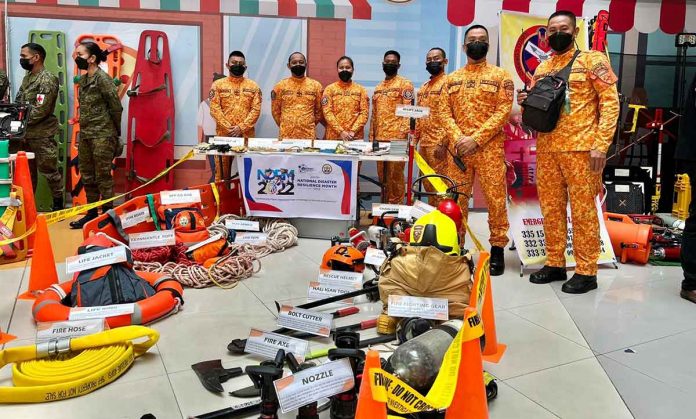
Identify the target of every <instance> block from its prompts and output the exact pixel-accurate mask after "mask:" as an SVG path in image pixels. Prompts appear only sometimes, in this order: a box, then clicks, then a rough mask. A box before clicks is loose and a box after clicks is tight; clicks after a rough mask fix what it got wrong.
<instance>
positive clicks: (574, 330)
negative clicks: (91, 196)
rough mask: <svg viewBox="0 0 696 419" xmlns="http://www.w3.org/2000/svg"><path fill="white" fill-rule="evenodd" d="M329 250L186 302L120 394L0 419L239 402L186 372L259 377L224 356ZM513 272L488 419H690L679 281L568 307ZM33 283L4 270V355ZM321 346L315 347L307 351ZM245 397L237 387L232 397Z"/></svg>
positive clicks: (239, 360) (502, 286)
mask: <svg viewBox="0 0 696 419" xmlns="http://www.w3.org/2000/svg"><path fill="white" fill-rule="evenodd" d="M471 217H472V222H471V225H472V226H475V227H476V228H475V232H476V233H477V234H478V235H480V236H482V237H485V236H486V231H485V230H486V224H485V214H480V213H474V214H472V215H471ZM76 245H77V243H76V244H75V246H76ZM327 246H328V242H324V241H319V240H310V239H300V243H299V245H298V246H297V247H296V248H292V249H289V250H288V251H286V252H284V253H280V254H275V255H271V256H268V257H267V258H265V259H263V260H262V269H261V271H260V272H259V273H258V274H257V275H255V276H254V277H252V278H249V279H247V280H245V281H243V282H242V283H241V284H239V286H237V287H236V288H234V289H231V290H221V289H217V288H209V289H204V290H194V289H187V290H186V291H185V296H184V297H185V300H186V305H185V307H184V309H183V310H182V311H181V312H180V313H178V314H176V315H175V316H172V317H170V318H167V319H165V320H163V321H161V322H158V323H155V324H154V325H153V327H154V328H155V329H157V330H158V331H159V332H160V333H161V338H160V341H159V342H158V344H157V345H156V347H155V348H153V350H152V351H151V352H150V353H148V354H147V355H146V356H144V357H142V358H140V359H138V360H137V361H136V363H135V365H134V366H133V367H132V369H131V370H130V371H128V372H127V373H126V374H125V375H123V376H122V377H121V378H119V379H118V380H117V381H116V382H114V383H112V384H109V385H108V386H106V387H104V388H102V389H99V390H97V391H95V392H93V393H91V394H88V395H86V396H83V397H80V398H77V399H71V400H66V401H61V402H55V403H49V404H37V405H2V406H0V418H2V419H22V418H30V419H41V418H52V419H63V418H66V419H67V418H70V419H81V418H85V419H94V418H98V419H112V418H114V419H115V418H128V419H138V418H140V416H141V415H143V414H145V413H152V414H154V415H155V416H156V417H157V418H158V419H174V418H180V417H183V418H186V417H188V416H189V415H194V414H200V413H204V412H208V411H211V410H216V409H221V408H224V407H227V406H230V405H233V404H236V403H238V402H240V400H236V399H234V398H232V397H231V396H218V395H214V394H211V393H209V392H207V391H206V390H204V389H203V388H202V387H201V385H200V384H199V381H198V379H197V378H196V376H195V374H194V373H193V371H192V370H191V368H190V365H191V364H193V363H195V362H198V361H202V360H208V359H217V358H220V359H222V360H223V365H224V366H225V367H227V368H231V367H236V366H245V365H248V364H252V363H258V361H259V359H257V358H254V357H252V356H244V357H233V356H230V355H229V354H228V353H227V349H226V346H227V344H228V343H229V342H230V340H232V339H233V338H237V337H244V336H246V334H247V333H248V330H249V327H251V326H253V327H257V328H267V329H270V328H274V326H275V319H274V315H273V314H274V312H275V306H274V301H275V300H278V301H283V302H289V303H292V304H299V303H302V302H305V301H306V300H305V297H306V289H307V282H308V281H309V280H311V279H313V278H314V277H315V276H316V272H317V269H318V263H319V261H320V260H321V253H322V252H323V251H324V250H325V249H326V248H327ZM506 258H507V262H508V271H507V272H506V274H505V275H504V276H502V277H497V278H493V295H494V303H495V306H496V322H497V326H498V339H499V341H501V342H503V343H506V344H507V345H508V350H507V352H506V353H505V356H504V357H503V359H502V361H501V362H500V363H499V364H488V363H486V364H485V368H486V370H488V371H489V372H491V373H492V374H494V375H495V376H496V377H497V378H498V379H499V395H498V398H497V399H496V400H494V401H493V402H491V403H490V406H489V408H490V417H491V418H492V419H503V418H510V419H517V418H524V419H527V418H531V419H533V418H582V419H589V418H598V419H615V418H616V419H619V418H630V417H635V418H639V419H643V418H645V419H648V418H651V419H652V418H660V419H671V418H674V419H683V418H690V417H693V416H694V415H693V412H692V411H691V409H690V403H689V399H688V397H689V396H688V395H689V394H693V392H694V390H696V378H695V377H696V367H694V365H695V364H694V362H693V353H694V352H693V348H694V345H696V305H694V304H691V303H689V302H686V301H684V300H682V299H681V298H679V295H678V294H679V284H680V277H681V270H680V269H679V268H674V267H670V268H665V267H651V266H632V265H621V266H620V267H619V269H618V270H615V269H613V268H610V267H609V268H602V269H601V270H600V274H599V278H600V280H599V281H600V282H599V289H598V290H597V291H595V292H592V293H589V294H586V295H581V296H572V295H568V294H563V293H562V292H561V291H560V284H552V285H532V284H530V283H529V282H528V281H527V277H524V278H520V277H519V271H518V263H519V262H518V261H517V258H516V255H515V253H514V252H510V251H509V252H507V254H506ZM61 270H62V269H60V268H59V272H60V271H61ZM28 272H29V270H28V269H25V268H16V269H11V270H0V327H2V329H3V330H7V329H8V328H9V332H10V333H12V334H15V335H17V336H18V339H17V340H16V341H14V342H12V343H11V344H10V346H15V345H23V344H29V343H31V342H32V340H33V338H34V334H35V327H34V324H33V321H32V320H31V314H30V310H31V303H30V302H25V301H19V302H15V297H16V295H17V294H18V293H20V292H22V291H23V290H24V289H26V282H27V278H28ZM359 306H360V308H361V309H362V312H361V313H360V314H358V315H355V316H351V317H348V318H345V319H339V320H338V321H337V324H338V325H339V326H340V325H343V324H349V323H354V322H357V321H360V320H363V319H367V318H372V317H374V316H376V314H377V313H378V312H379V310H380V305H379V304H369V303H361V304H359ZM373 335H374V332H373V331H371V332H366V333H365V334H364V335H363V336H364V337H372V336H373ZM325 345H327V341H322V340H320V339H317V340H312V343H311V349H317V348H321V347H323V346H325ZM628 348H630V349H632V351H633V353H628V352H625V350H626V349H628ZM10 375H11V371H10V369H9V368H3V369H2V370H0V385H2V386H6V385H11V379H10ZM249 384H250V382H249V381H248V379H247V378H246V377H239V378H236V379H234V380H230V381H229V382H227V383H225V384H224V387H225V389H226V390H234V389H238V388H241V387H246V386H247V385H249ZM251 417H254V416H251ZM282 417H284V418H294V417H295V415H294V414H289V415H284V416H282ZM322 417H327V418H328V414H326V412H324V414H323V416H322Z"/></svg>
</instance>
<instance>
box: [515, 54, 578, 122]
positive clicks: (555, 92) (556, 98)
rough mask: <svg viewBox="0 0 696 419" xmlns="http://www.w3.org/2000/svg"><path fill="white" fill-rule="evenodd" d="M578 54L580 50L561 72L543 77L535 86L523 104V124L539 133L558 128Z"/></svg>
mask: <svg viewBox="0 0 696 419" xmlns="http://www.w3.org/2000/svg"><path fill="white" fill-rule="evenodd" d="M578 54H580V50H577V51H575V55H573V58H572V59H571V60H570V62H569V63H568V65H566V66H565V67H563V69H562V70H561V71H559V72H558V73H556V74H554V75H549V76H546V77H542V78H541V79H539V80H537V82H536V84H534V87H532V90H530V91H529V93H528V94H527V99H525V100H524V102H522V106H523V109H522V122H524V124H525V125H527V126H528V127H530V128H532V129H534V130H536V131H539V132H551V131H553V130H554V129H555V128H556V124H557V123H558V119H559V118H560V117H561V110H562V109H563V104H564V103H565V98H566V89H567V88H568V77H570V69H571V68H572V67H573V63H574V62H575V59H576V58H577V57H578Z"/></svg>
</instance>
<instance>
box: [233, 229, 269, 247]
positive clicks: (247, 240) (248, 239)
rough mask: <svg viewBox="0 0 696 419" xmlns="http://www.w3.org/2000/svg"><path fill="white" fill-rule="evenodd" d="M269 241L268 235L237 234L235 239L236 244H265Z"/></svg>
mask: <svg viewBox="0 0 696 419" xmlns="http://www.w3.org/2000/svg"><path fill="white" fill-rule="evenodd" d="M266 240H268V235H267V234H266V233H250V232H245V233H237V235H236V236H235V237H234V242H235V243H242V244H265V243H266Z"/></svg>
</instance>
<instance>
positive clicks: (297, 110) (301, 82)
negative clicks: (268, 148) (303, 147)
mask: <svg viewBox="0 0 696 419" xmlns="http://www.w3.org/2000/svg"><path fill="white" fill-rule="evenodd" d="M288 68H289V69H290V72H291V73H292V75H291V77H288V78H287V79H284V80H281V81H280V82H278V84H276V85H275V87H273V91H272V92H271V110H272V112H273V119H274V120H275V122H276V124H278V127H279V128H280V132H279V134H278V138H281V139H284V138H285V139H302V140H314V139H315V137H316V126H317V124H318V123H320V122H321V121H322V117H323V116H322V111H321V92H322V87H321V84H320V83H319V82H318V81H316V80H314V79H310V78H309V77H307V76H306V75H305V72H306V71H307V59H306V58H305V56H304V54H302V53H301V52H293V53H292V54H290V57H289V58H288Z"/></svg>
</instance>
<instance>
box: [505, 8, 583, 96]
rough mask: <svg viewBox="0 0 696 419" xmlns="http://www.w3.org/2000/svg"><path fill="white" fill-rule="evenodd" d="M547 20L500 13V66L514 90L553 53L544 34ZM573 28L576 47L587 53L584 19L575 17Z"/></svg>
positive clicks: (511, 13) (525, 81)
mask: <svg viewBox="0 0 696 419" xmlns="http://www.w3.org/2000/svg"><path fill="white" fill-rule="evenodd" d="M547 21H548V16H534V15H528V14H526V13H515V12H501V13H500V40H499V44H500V66H501V67H503V69H505V70H506V71H507V72H508V73H510V74H511V75H512V80H513V81H514V82H515V87H516V88H517V89H521V88H522V87H523V86H524V85H525V84H528V83H529V82H530V80H531V77H532V75H533V74H534V71H535V70H536V68H537V67H538V66H539V64H541V62H542V61H544V60H546V59H547V58H548V57H549V56H551V54H552V53H553V51H552V50H551V46H550V45H549V42H548V36H547V34H546V24H547ZM577 26H578V28H580V32H579V33H578V36H577V38H576V41H577V43H578V47H579V48H580V50H582V51H587V50H588V42H587V39H588V32H587V24H586V22H585V19H583V18H580V17H578V18H577Z"/></svg>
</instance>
